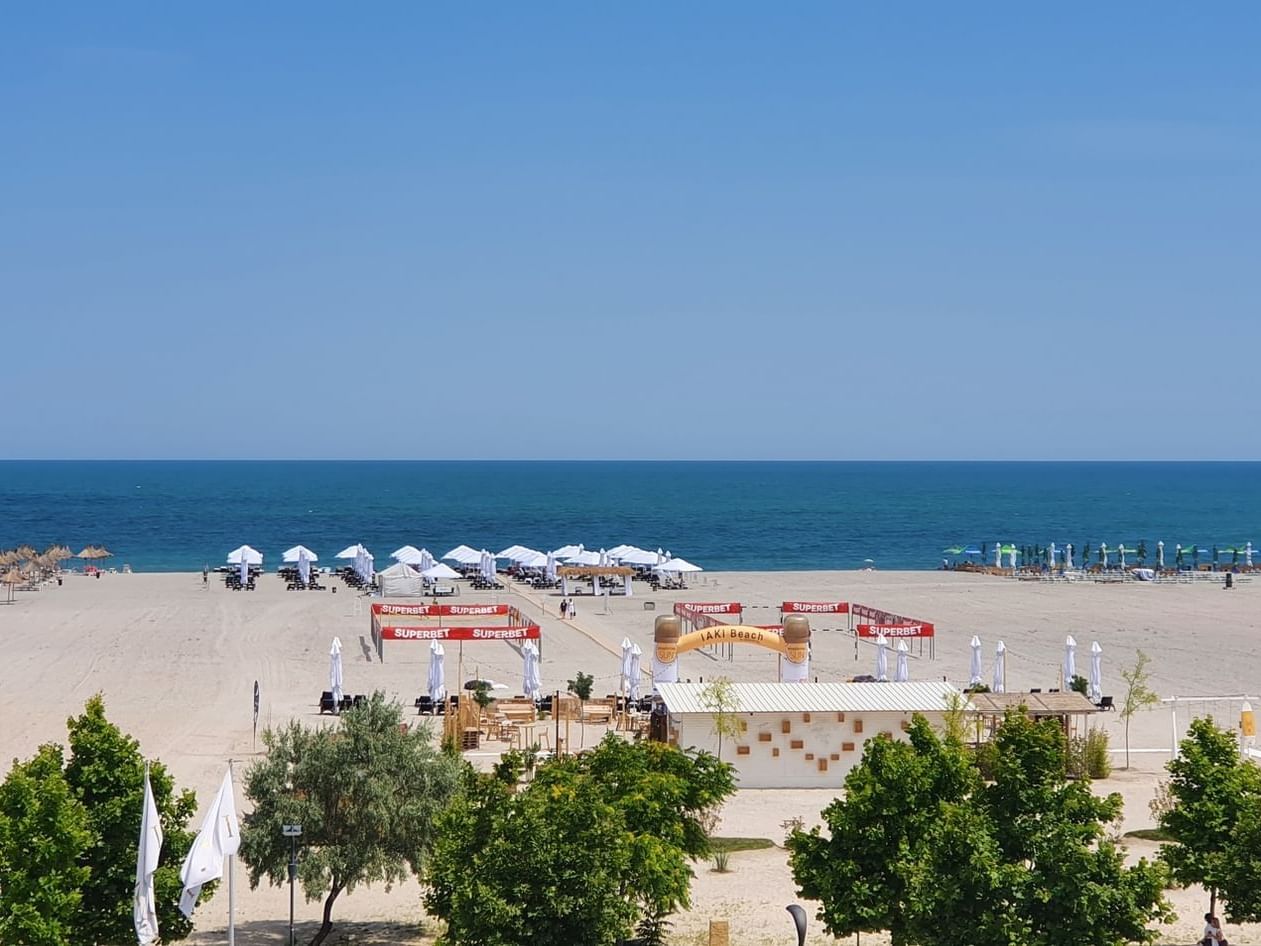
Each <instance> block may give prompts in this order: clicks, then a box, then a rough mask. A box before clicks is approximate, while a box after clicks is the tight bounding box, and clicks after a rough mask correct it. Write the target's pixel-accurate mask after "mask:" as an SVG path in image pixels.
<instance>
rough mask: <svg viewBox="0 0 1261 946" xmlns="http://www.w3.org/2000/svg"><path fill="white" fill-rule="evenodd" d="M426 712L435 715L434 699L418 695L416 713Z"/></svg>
mask: <svg viewBox="0 0 1261 946" xmlns="http://www.w3.org/2000/svg"><path fill="white" fill-rule="evenodd" d="M426 714H428V715H430V716H432V715H433V699H432V698H431V697H428V696H418V697H416V715H417V716H424V715H426Z"/></svg>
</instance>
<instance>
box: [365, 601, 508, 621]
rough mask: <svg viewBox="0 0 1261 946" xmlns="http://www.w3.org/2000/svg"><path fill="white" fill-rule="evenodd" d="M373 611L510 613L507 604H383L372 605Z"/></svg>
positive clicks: (418, 615)
mask: <svg viewBox="0 0 1261 946" xmlns="http://www.w3.org/2000/svg"><path fill="white" fill-rule="evenodd" d="M372 613H373V614H374V615H376V616H377V617H380V616H382V615H399V616H406V617H413V618H448V617H449V618H454V617H462V618H480V617H491V616H493V615H503V614H507V613H508V605H506V604H382V603H380V602H377V603H374V604H373V605H372Z"/></svg>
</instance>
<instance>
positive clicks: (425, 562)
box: [416, 549, 438, 572]
mask: <svg viewBox="0 0 1261 946" xmlns="http://www.w3.org/2000/svg"><path fill="white" fill-rule="evenodd" d="M436 564H438V563H437V562H436V561H435V560H434V557H433V552H431V551H429V549H421V550H420V561H419V562H417V563H416V567H417V568H419V569H420V570H421V571H422V572H423V571H425V570H426V569H428V568H433V567H434V566H435V565H436Z"/></svg>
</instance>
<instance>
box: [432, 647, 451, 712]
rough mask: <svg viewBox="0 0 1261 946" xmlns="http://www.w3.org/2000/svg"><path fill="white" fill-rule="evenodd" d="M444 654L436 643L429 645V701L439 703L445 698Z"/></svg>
mask: <svg viewBox="0 0 1261 946" xmlns="http://www.w3.org/2000/svg"><path fill="white" fill-rule="evenodd" d="M444 663H445V654H444V652H443V650H442V645H441V644H440V643H438V642H437V641H430V643H429V681H428V682H429V699H430V700H431V701H432V702H434V703H441V702H442V701H443V700H445V699H446V698H447V674H446V668H445V666H444Z"/></svg>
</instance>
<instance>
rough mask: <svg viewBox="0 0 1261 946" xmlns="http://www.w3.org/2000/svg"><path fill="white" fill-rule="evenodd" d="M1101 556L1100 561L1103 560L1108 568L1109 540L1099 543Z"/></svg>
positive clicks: (1104, 565)
mask: <svg viewBox="0 0 1261 946" xmlns="http://www.w3.org/2000/svg"><path fill="white" fill-rule="evenodd" d="M1099 556H1100V561H1102V562H1103V567H1104V568H1107V567H1108V543H1107V542H1100V543H1099Z"/></svg>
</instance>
